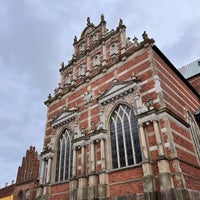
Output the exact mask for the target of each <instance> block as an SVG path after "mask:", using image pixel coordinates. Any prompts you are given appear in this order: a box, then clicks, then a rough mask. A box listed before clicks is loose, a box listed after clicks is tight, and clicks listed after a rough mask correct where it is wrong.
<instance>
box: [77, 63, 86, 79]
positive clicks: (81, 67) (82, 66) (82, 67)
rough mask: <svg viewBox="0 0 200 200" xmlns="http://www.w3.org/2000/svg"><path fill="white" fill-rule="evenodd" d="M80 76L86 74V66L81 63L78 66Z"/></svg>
mask: <svg viewBox="0 0 200 200" xmlns="http://www.w3.org/2000/svg"><path fill="white" fill-rule="evenodd" d="M78 76H79V77H81V76H85V66H84V65H80V66H79V68H78Z"/></svg>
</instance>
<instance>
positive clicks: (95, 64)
mask: <svg viewBox="0 0 200 200" xmlns="http://www.w3.org/2000/svg"><path fill="white" fill-rule="evenodd" d="M99 65H101V61H100V54H99V53H98V54H95V55H94V57H93V67H94V68H96V67H98V66H99Z"/></svg>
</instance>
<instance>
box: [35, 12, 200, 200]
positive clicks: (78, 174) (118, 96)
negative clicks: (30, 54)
mask: <svg viewBox="0 0 200 200" xmlns="http://www.w3.org/2000/svg"><path fill="white" fill-rule="evenodd" d="M73 45H74V54H73V56H72V59H71V60H70V61H69V63H68V64H67V65H65V64H64V63H63V64H62V65H61V68H60V75H61V81H60V83H59V86H58V88H56V89H55V93H54V94H53V95H49V96H48V99H47V101H45V104H46V105H47V108H48V112H47V123H46V131H45V139H44V149H43V152H42V153H41V166H40V168H41V169H40V185H39V187H38V189H37V199H51V200H57V199H62V200H68V199H70V200H75V199H78V200H83V199H152V200H153V199H195V198H198V197H199V195H200V194H199V192H198V191H200V176H199V174H200V165H199V159H198V156H197V153H198V149H197V148H196V146H195V142H194V136H193V135H192V132H191V125H190V123H189V120H190V121H191V120H193V118H192V117H191V116H193V115H194V113H195V112H196V111H197V109H198V108H199V107H200V101H199V95H198V93H197V92H196V91H195V90H194V89H193V88H192V87H191V86H190V85H189V84H188V83H187V82H186V81H185V79H184V78H183V77H182V76H181V75H180V73H179V72H178V71H177V70H176V69H175V68H174V66H173V65H172V64H171V63H170V62H169V61H168V60H167V58H166V57H165V56H164V55H163V54H162V52H160V50H159V49H158V48H157V47H156V46H155V45H154V40H153V39H150V38H148V35H147V34H146V33H145V32H144V34H143V41H141V42H138V40H137V38H134V39H133V42H131V41H130V40H129V39H127V37H126V27H125V25H124V24H123V22H122V20H120V22H119V26H118V27H117V29H116V30H112V31H108V30H107V28H106V21H105V20H104V17H103V16H102V17H101V21H100V24H99V25H98V26H94V24H93V23H91V22H90V19H89V18H88V20H87V26H86V28H85V29H84V30H83V32H82V34H81V37H80V39H79V40H78V39H77V38H76V37H75V39H74V44H73ZM117 109H119V110H117ZM120 109H121V110H120ZM128 109H130V110H132V112H133V113H134V119H136V121H137V126H134V127H133V128H134V129H135V130H137V132H134V134H135V135H134V136H130V137H133V138H132V139H131V141H130V140H128V139H126V137H128V136H127V135H126V134H127V132H126V131H125V130H129V131H128V132H131V131H132V132H133V131H134V130H132V128H130V127H129V129H125V128H123V124H124V125H125V124H129V126H130V125H132V124H133V122H132V121H131V123H130V120H131V119H132V118H129V117H127V118H126V117H124V116H126V115H128V112H129V113H130V111H127V112H126V110H128ZM123 112H124V114H122V113H123ZM117 117H118V118H119V119H121V120H122V118H123V119H126V120H125V121H123V120H122V121H123V123H122V127H119V126H118V125H115V126H114V127H115V131H117V133H116V135H115V138H114V140H113V136H112V134H113V133H112V128H111V121H112V120H113V121H114V122H113V124H115V123H117V122H116V121H115V119H116V118H117ZM128 121H129V122H128ZM194 124H196V122H194ZM116 127H117V128H116ZM120 128H121V129H122V131H121V132H122V135H124V136H123V139H122V143H120V142H121V141H120V140H119V137H121V136H119V135H118V134H119V133H120V134H121V132H120V130H121V129H120ZM195 128H196V129H195V130H196V131H199V127H198V126H197V127H195ZM118 131H119V132H118ZM136 135H137V136H136ZM134 137H139V142H137V143H133V142H132V141H133V139H134ZM116 138H117V139H116ZM111 141H114V142H116V146H114V147H115V148H116V149H117V150H116V154H115V153H113V152H115V151H114V149H113V148H114V147H113V142H111ZM125 141H126V142H127V143H126V144H128V142H130V143H129V144H130V145H132V150H131V153H130V150H128V149H129V147H128V146H127V145H126V144H125ZM118 143H120V144H121V145H122V146H123V148H122V149H123V151H122V150H120V149H121V146H120V145H119V144H118ZM135 146H139V147H138V148H137V151H134V150H133V147H134V148H136V147H135ZM63 147H66V148H63ZM122 154H123V155H124V156H122ZM129 154H131V156H132V157H133V158H132V157H131V158H130V156H129ZM140 154H141V158H142V160H141V161H137V159H138V160H140V156H138V155H140ZM113 155H116V157H115V156H113ZM130 159H135V160H134V163H132V164H129V162H131V161H130ZM114 161H116V163H117V164H116V163H115V162H114ZM123 162H125V164H123ZM115 165H116V167H114V166H115ZM122 166H123V167H122Z"/></svg>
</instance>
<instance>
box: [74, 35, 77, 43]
mask: <svg viewBox="0 0 200 200" xmlns="http://www.w3.org/2000/svg"><path fill="white" fill-rule="evenodd" d="M74 43H77V37H76V35H75V36H74Z"/></svg>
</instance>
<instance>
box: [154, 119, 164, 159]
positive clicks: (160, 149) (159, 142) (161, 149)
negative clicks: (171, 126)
mask: <svg viewBox="0 0 200 200" xmlns="http://www.w3.org/2000/svg"><path fill="white" fill-rule="evenodd" d="M153 127H154V133H155V137H156V143H157V147H158V155H159V156H164V147H163V142H162V139H161V134H160V129H159V126H158V121H156V120H153Z"/></svg>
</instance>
